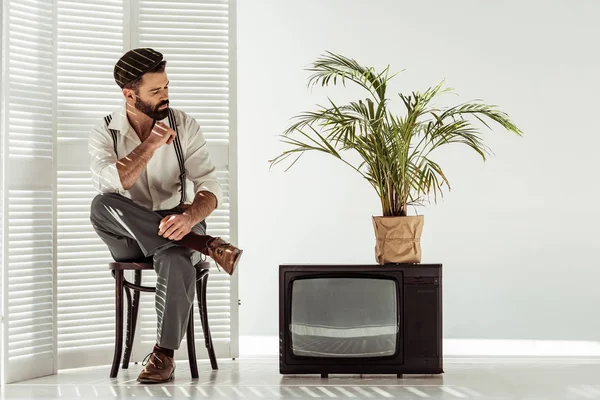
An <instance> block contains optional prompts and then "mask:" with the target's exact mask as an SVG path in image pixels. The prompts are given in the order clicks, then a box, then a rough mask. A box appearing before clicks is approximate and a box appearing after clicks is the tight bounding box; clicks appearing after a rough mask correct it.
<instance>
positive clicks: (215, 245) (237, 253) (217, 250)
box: [208, 238, 243, 275]
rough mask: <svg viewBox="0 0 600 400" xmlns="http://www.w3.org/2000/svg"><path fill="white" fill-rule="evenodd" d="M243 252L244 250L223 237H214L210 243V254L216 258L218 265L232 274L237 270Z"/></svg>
mask: <svg viewBox="0 0 600 400" xmlns="http://www.w3.org/2000/svg"><path fill="white" fill-rule="evenodd" d="M242 252H243V250H240V249H238V248H237V247H235V246H234V245H232V244H230V243H227V242H225V241H224V240H223V239H221V238H214V239H212V240H211V241H210V242H209V243H208V255H209V256H210V258H212V259H213V260H215V263H217V266H220V267H221V268H223V269H224V270H225V272H227V273H228V274H229V275H232V274H233V272H234V271H235V267H236V266H237V264H238V262H239V261H240V257H241V256H242Z"/></svg>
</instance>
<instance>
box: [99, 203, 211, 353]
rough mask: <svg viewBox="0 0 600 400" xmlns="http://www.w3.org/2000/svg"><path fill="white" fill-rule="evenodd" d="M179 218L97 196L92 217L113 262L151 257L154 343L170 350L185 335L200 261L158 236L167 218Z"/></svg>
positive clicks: (202, 227)
mask: <svg viewBox="0 0 600 400" xmlns="http://www.w3.org/2000/svg"><path fill="white" fill-rule="evenodd" d="M179 213H180V212H177V211H174V210H164V211H152V210H149V209H147V208H144V207H142V206H140V205H138V204H136V203H134V202H133V201H132V200H130V199H128V198H126V197H123V196H121V195H119V194H116V193H106V194H101V195H98V196H96V197H95V198H94V200H93V201H92V206H91V212H90V221H91V222H92V226H93V227H94V229H95V230H96V232H97V233H98V236H100V238H101V239H102V240H103V241H104V243H106V244H107V246H108V248H109V250H110V252H111V254H112V256H113V258H114V259H115V261H120V262H126V261H132V260H140V259H144V258H147V257H152V261H153V265H154V270H155V271H156V274H157V281H156V297H155V306H156V314H157V322H158V325H157V338H156V343H157V344H158V345H159V346H160V347H164V348H166V349H174V350H175V349H178V348H179V345H180V344H181V340H182V339H183V336H184V335H185V333H186V329H187V324H188V319H189V315H190V309H191V307H192V303H193V301H194V293H195V291H196V270H195V268H194V265H195V264H196V263H197V262H199V261H201V259H202V254H201V253H199V252H197V251H194V250H191V249H187V248H184V247H180V246H177V245H176V244H174V243H173V242H172V241H171V240H169V239H166V238H163V237H162V236H159V235H158V225H159V223H160V221H161V220H162V219H163V218H164V217H166V216H167V215H172V214H179ZM192 231H193V232H195V233H197V234H199V235H205V234H206V223H205V222H204V221H202V222H200V223H199V224H198V225H196V226H194V228H193V229H192Z"/></svg>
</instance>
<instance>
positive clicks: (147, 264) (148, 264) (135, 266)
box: [108, 258, 210, 271]
mask: <svg viewBox="0 0 600 400" xmlns="http://www.w3.org/2000/svg"><path fill="white" fill-rule="evenodd" d="M148 260H149V261H148ZM194 267H195V268H196V269H210V263H209V262H207V261H200V262H198V263H196V264H195V265H194ZM108 269H109V270H122V271H126V270H132V271H133V270H150V269H154V267H153V264H152V258H150V259H148V258H146V259H142V260H139V261H126V262H123V261H121V262H119V261H115V262H111V263H108Z"/></svg>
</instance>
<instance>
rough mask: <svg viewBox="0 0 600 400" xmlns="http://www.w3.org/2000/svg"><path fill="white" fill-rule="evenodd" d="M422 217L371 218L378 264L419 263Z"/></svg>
mask: <svg viewBox="0 0 600 400" xmlns="http://www.w3.org/2000/svg"><path fill="white" fill-rule="evenodd" d="M423 224H424V217H423V216H422V215H418V216H407V217H373V227H374V228H375V239H376V243H375V259H376V261H377V263H379V264H388V263H420V262H421V234H422V233H423Z"/></svg>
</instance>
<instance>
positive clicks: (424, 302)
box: [279, 264, 443, 377]
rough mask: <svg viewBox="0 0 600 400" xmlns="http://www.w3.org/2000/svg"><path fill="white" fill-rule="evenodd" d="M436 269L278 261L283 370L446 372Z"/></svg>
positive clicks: (438, 266)
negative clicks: (285, 262)
mask: <svg viewBox="0 0 600 400" xmlns="http://www.w3.org/2000/svg"><path fill="white" fill-rule="evenodd" d="M441 270H442V266H441V264H386V265H315V264H310V265H307V264H303V265H302V264H301V265H292V264H285V265H280V266H279V345H280V348H279V370H280V373H281V374H321V376H323V377H326V376H327V375H328V374H396V375H397V376H398V377H401V376H402V374H441V373H443V366H442V274H441Z"/></svg>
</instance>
